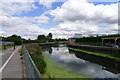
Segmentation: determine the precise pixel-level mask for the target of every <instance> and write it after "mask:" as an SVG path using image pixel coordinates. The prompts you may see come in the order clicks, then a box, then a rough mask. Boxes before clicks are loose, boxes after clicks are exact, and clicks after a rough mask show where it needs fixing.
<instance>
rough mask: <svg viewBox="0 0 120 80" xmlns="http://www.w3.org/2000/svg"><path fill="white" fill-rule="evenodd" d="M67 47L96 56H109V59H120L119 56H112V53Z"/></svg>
mask: <svg viewBox="0 0 120 80" xmlns="http://www.w3.org/2000/svg"><path fill="white" fill-rule="evenodd" d="M69 49H71V50H74V51H80V52H84V53H87V54H92V55H96V56H102V57H106V58H111V59H115V60H118V61H120V58H118V57H114V56H112V55H107V54H103V53H98V52H90V51H85V50H81V49H75V48H69Z"/></svg>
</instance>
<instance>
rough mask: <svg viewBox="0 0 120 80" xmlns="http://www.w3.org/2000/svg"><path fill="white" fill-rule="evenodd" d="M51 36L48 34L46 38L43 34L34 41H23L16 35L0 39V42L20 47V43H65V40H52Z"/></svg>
mask: <svg viewBox="0 0 120 80" xmlns="http://www.w3.org/2000/svg"><path fill="white" fill-rule="evenodd" d="M52 38H53V34H52V33H49V34H48V35H47V36H46V35H44V34H42V35H41V34H40V35H38V36H37V38H36V39H35V40H30V39H28V40H27V39H24V38H22V37H21V36H18V35H16V34H13V35H11V36H8V37H0V41H11V42H14V43H15V45H21V44H22V43H45V42H54V41H66V39H61V38H59V39H52Z"/></svg>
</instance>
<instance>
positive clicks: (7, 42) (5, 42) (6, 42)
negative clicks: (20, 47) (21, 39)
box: [0, 41, 14, 46]
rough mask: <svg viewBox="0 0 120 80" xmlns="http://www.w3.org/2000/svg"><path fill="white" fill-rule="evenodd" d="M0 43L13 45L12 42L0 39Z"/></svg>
mask: <svg viewBox="0 0 120 80" xmlns="http://www.w3.org/2000/svg"><path fill="white" fill-rule="evenodd" d="M0 45H1V46H5V45H14V42H9V41H0Z"/></svg>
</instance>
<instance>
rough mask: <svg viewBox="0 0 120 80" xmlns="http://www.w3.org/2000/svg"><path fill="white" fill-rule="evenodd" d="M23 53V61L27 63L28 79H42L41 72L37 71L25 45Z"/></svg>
mask: <svg viewBox="0 0 120 80" xmlns="http://www.w3.org/2000/svg"><path fill="white" fill-rule="evenodd" d="M22 51H23V53H24V55H23V59H24V61H25V65H26V69H27V73H28V78H30V79H31V78H41V74H40V72H39V70H38V69H37V67H36V65H35V63H34V61H33V60H32V58H31V56H30V55H29V52H28V51H27V49H26V47H25V45H22Z"/></svg>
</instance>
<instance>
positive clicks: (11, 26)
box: [0, 0, 118, 39]
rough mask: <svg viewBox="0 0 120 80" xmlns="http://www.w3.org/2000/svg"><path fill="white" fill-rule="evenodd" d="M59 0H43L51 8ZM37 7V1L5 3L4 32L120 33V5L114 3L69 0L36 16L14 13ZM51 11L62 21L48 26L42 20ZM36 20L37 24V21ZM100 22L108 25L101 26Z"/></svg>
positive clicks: (63, 35)
mask: <svg viewBox="0 0 120 80" xmlns="http://www.w3.org/2000/svg"><path fill="white" fill-rule="evenodd" d="M54 1H55V0H44V1H42V0H41V1H40V4H43V5H44V6H46V7H47V8H51V6H52V3H53V2H54ZM36 8H37V7H36V6H35V5H34V4H33V2H25V3H24V2H23V3H10V2H9V3H4V4H3V7H2V9H3V14H2V13H0V15H1V16H0V19H1V20H2V21H0V22H2V26H3V30H2V31H3V32H0V34H4V35H11V34H13V33H16V34H18V35H21V36H23V37H25V38H32V39H35V38H36V37H37V35H39V34H45V35H47V34H48V33H49V32H51V33H53V38H69V37H72V36H74V34H75V33H86V34H91V33H116V32H117V29H118V27H117V21H118V20H117V19H118V12H117V11H118V10H117V9H118V6H117V4H111V5H96V6H95V5H94V4H92V3H88V2H86V0H69V1H67V2H65V3H64V4H63V5H62V6H61V7H58V8H56V9H55V10H51V11H50V10H48V11H46V12H45V13H43V14H42V15H40V16H36V17H12V15H14V14H17V15H19V14H21V13H22V12H29V11H32V10H33V9H36ZM49 13H50V14H51V15H52V16H54V17H55V18H54V19H53V20H54V22H60V24H58V25H57V26H56V27H53V28H50V29H45V28H44V27H43V26H42V24H46V23H48V21H49V20H50V18H49V17H48V16H46V14H49ZM33 23H36V24H33ZM100 25H106V26H107V27H105V28H100V27H99V26H100Z"/></svg>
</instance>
